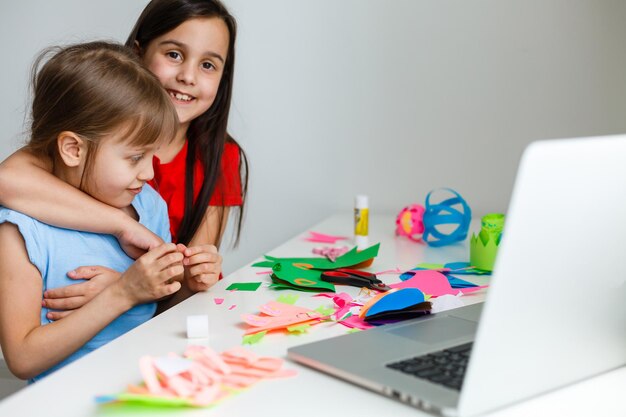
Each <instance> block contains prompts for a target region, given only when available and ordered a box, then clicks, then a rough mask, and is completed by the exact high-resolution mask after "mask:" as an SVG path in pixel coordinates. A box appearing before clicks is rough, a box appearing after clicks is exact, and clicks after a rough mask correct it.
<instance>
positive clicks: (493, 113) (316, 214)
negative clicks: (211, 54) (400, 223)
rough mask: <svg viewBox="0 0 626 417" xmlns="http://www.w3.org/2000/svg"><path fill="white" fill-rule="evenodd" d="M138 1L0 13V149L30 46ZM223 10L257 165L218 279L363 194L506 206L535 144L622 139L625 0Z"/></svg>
mask: <svg viewBox="0 0 626 417" xmlns="http://www.w3.org/2000/svg"><path fill="white" fill-rule="evenodd" d="M146 2H147V1H146V0H137V1H128V0H109V1H107V2H102V1H95V0H93V1H84V0H55V1H46V0H25V1H22V2H8V1H7V2H3V3H2V5H0V39H2V40H3V45H4V50H3V59H2V63H1V64H0V74H1V78H0V80H2V95H1V96H0V126H2V131H3V133H2V137H1V138H0V158H4V157H6V156H8V155H9V154H10V153H11V152H12V151H13V150H14V149H15V148H16V147H18V146H19V145H20V143H21V141H22V140H23V139H24V137H23V136H20V133H21V132H23V131H24V129H25V128H24V125H23V120H24V112H25V109H26V108H27V107H26V103H27V96H26V92H27V82H28V72H29V68H30V65H31V62H32V60H33V57H34V56H35V54H36V53H37V51H39V50H40V49H42V48H43V47H45V46H47V45H50V44H59V43H67V42H77V41H83V40H92V39H96V38H107V39H117V40H119V41H123V40H124V39H125V38H126V35H127V34H128V32H129V31H130V29H131V27H132V24H133V23H134V21H135V19H136V18H137V16H138V15H139V13H140V11H141V9H142V8H143V6H144V5H145V4H146ZM226 4H227V5H228V6H229V7H230V8H231V11H232V12H233V14H234V15H235V16H236V18H237V19H238V23H239V28H240V32H239V39H238V44H237V68H236V83H235V97H234V103H233V112H232V117H231V132H232V133H233V134H234V136H235V137H236V138H237V139H238V140H239V141H240V143H241V144H242V145H243V147H244V149H245V150H246V152H247V153H248V155H249V159H250V163H251V180H250V195H249V200H248V209H249V210H248V213H247V217H246V223H245V229H244V235H243V241H242V244H241V245H240V247H239V249H236V250H234V251H226V252H225V254H226V262H225V270H226V271H227V272H229V271H232V270H234V269H235V268H236V267H238V266H240V265H242V264H243V263H245V262H248V261H249V260H251V259H252V258H255V257H257V256H259V255H261V254H262V253H264V252H265V251H267V250H269V249H271V248H272V247H274V246H276V245H277V244H279V243H281V242H282V241H284V240H286V239H287V238H289V237H292V236H293V235H295V234H296V233H299V232H300V231H303V230H305V229H306V228H308V227H310V226H311V225H313V224H314V223H316V222H318V221H319V220H321V219H323V218H324V217H326V216H328V215H330V214H332V213H334V212H336V211H340V210H342V211H347V210H351V209H352V204H353V196H354V195H355V194H357V193H366V194H368V195H369V196H370V206H371V210H372V211H373V212H389V213H395V212H397V211H399V209H401V208H402V207H403V206H404V205H406V204H408V203H411V202H423V199H424V197H425V195H426V193H427V192H428V191H429V190H430V189H432V188H435V187H440V186H448V187H452V188H455V189H457V190H458V191H459V192H461V193H462V194H463V195H464V197H466V199H467V200H468V201H469V203H470V205H471V206H472V208H473V209H474V212H475V213H476V214H479V215H480V214H483V213H485V212H488V211H504V210H505V209H506V206H507V204H508V199H509V195H510V191H511V186H512V184H513V180H514V175H515V170H516V165H517V161H518V159H519V157H520V155H521V151H522V149H523V148H524V146H525V145H526V144H527V143H528V142H530V141H532V140H535V139H541V138H557V137H569V136H585V135H596V134H609V133H622V132H626V48H624V42H625V41H624V40H625V39H626V25H624V22H625V21H626V2H624V1H621V0H515V1H513V0H507V1H505V0H474V1H469V0H456V1H454V0H430V1H424V0H420V1H418V0H316V1H312V0H307V1H294V0H263V1H250V0H248V1H244V0H226ZM389 228H390V233H392V230H393V226H392V225H390V226H389Z"/></svg>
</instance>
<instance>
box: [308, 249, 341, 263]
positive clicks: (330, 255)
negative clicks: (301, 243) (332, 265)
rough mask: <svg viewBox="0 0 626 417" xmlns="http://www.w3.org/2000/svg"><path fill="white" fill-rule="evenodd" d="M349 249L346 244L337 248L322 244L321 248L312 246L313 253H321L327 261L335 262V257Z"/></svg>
mask: <svg viewBox="0 0 626 417" xmlns="http://www.w3.org/2000/svg"><path fill="white" fill-rule="evenodd" d="M349 250H350V248H349V247H347V246H341V247H339V248H334V247H332V246H324V247H322V248H313V251H312V252H313V254H314V255H322V256H325V257H326V258H327V259H328V260H329V261H331V262H335V261H337V258H338V257H339V256H341V255H343V254H345V253H347V252H348V251H349Z"/></svg>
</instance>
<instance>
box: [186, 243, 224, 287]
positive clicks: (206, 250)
mask: <svg viewBox="0 0 626 417" xmlns="http://www.w3.org/2000/svg"><path fill="white" fill-rule="evenodd" d="M179 246H182V245H179ZM183 254H184V255H185V259H184V260H183V264H184V265H185V282H186V284H187V286H188V287H189V289H190V290H191V291H193V292H198V291H206V290H208V289H209V288H211V287H212V286H213V285H214V284H215V283H216V282H217V281H218V280H219V278H220V274H221V273H222V256H221V255H220V254H219V253H218V252H217V248H216V247H215V246H213V245H200V246H192V247H189V248H185V249H184V250H183Z"/></svg>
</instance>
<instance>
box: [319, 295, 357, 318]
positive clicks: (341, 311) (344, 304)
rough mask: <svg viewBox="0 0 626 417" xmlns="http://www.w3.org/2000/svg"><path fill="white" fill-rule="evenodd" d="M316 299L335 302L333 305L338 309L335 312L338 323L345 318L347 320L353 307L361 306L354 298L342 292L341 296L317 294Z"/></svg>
mask: <svg viewBox="0 0 626 417" xmlns="http://www.w3.org/2000/svg"><path fill="white" fill-rule="evenodd" d="M316 297H327V298H331V299H332V300H333V303H335V306H336V307H337V308H336V309H335V311H334V312H333V313H334V315H335V320H337V321H341V320H342V319H343V318H345V317H346V316H347V315H348V314H349V313H350V309H351V308H352V307H356V306H359V307H360V306H361V304H359V303H357V302H355V301H354V300H353V299H352V297H350V294H348V293H345V292H342V293H340V294H329V293H322V294H317V295H316ZM333 313H331V314H333Z"/></svg>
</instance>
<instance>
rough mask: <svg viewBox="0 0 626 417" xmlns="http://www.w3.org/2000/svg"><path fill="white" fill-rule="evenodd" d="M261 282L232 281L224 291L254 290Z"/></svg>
mask: <svg viewBox="0 0 626 417" xmlns="http://www.w3.org/2000/svg"><path fill="white" fill-rule="evenodd" d="M261 284H262V283H261V282H233V283H232V284H230V285H229V286H228V288H226V291H230V290H237V291H256V290H258V289H259V287H260V286H261Z"/></svg>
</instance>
